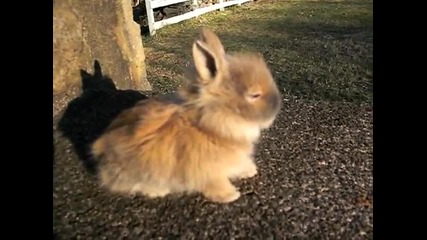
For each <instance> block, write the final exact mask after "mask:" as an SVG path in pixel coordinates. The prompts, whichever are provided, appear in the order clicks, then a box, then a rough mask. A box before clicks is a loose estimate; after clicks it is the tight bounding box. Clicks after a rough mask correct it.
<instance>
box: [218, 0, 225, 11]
mask: <svg viewBox="0 0 427 240" xmlns="http://www.w3.org/2000/svg"><path fill="white" fill-rule="evenodd" d="M218 2H219V4H220V5H222V4H223V2H224V0H218ZM219 10H220V11H224V7H222V8H220V9H219Z"/></svg>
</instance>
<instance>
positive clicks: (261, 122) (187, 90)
mask: <svg viewBox="0 0 427 240" xmlns="http://www.w3.org/2000/svg"><path fill="white" fill-rule="evenodd" d="M192 54H193V60H194V62H193V66H192V71H190V73H191V74H190V75H189V82H188V83H189V84H187V85H186V86H185V87H184V88H183V89H182V91H181V93H182V96H184V98H186V99H187V102H188V103H191V104H192V105H194V106H197V107H199V109H200V111H201V113H200V114H199V115H200V116H199V123H200V124H201V125H202V126H205V127H208V128H210V129H214V130H217V131H220V132H222V133H223V134H225V135H230V134H231V135H235V136H237V135H239V136H242V135H243V136H244V137H249V138H252V140H254V139H256V138H257V137H258V135H259V131H260V130H261V129H264V128H268V127H270V125H271V124H272V123H273V121H274V119H275V117H276V115H277V114H278V112H279V110H280V107H281V95H280V93H279V90H278V88H277V86H276V83H275V81H274V79H273V76H272V74H271V72H270V70H269V68H268V66H267V64H266V62H265V60H264V59H263V57H262V56H261V55H258V54H252V53H248V54H228V53H226V52H225V50H224V47H223V45H222V43H221V41H220V39H219V38H218V36H217V35H216V34H215V33H213V32H212V31H210V30H208V29H206V28H203V29H202V30H201V32H200V36H199V38H198V39H197V40H196V41H195V42H194V43H193V48H192ZM229 131H232V133H230V132H229Z"/></svg>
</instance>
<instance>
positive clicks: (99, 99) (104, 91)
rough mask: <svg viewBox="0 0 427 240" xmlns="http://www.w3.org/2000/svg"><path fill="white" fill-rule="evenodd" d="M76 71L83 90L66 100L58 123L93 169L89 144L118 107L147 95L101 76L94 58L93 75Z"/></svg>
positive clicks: (81, 156) (106, 125)
mask: <svg viewBox="0 0 427 240" xmlns="http://www.w3.org/2000/svg"><path fill="white" fill-rule="evenodd" d="M80 73H81V78H82V88H83V92H82V94H81V95H80V96H79V97H77V98H75V99H74V100H72V101H71V102H70V103H69V104H68V106H67V108H66V110H65V112H64V114H63V116H62V118H61V119H60V121H59V123H58V127H59V130H60V131H61V132H62V134H63V135H64V136H65V137H66V138H68V139H69V140H70V141H71V143H72V145H73V147H74V149H75V151H76V153H77V155H78V157H79V158H80V160H81V161H83V164H84V166H85V167H86V168H87V170H88V171H89V172H90V173H96V171H97V166H96V162H95V161H94V160H93V158H92V157H91V153H90V146H91V144H92V143H93V142H94V141H95V140H96V139H97V138H98V137H99V136H100V135H101V134H102V133H103V131H104V130H105V129H106V128H107V127H108V125H109V124H110V123H111V121H112V120H113V119H114V117H116V116H117V115H118V114H119V113H120V112H121V111H123V110H125V109H127V108H130V107H132V106H133V105H135V103H136V102H138V101H140V100H143V99H147V98H148V96H147V95H144V94H142V93H141V92H139V91H134V90H118V89H117V88H116V86H115V84H114V82H113V81H112V79H111V78H109V77H108V76H103V74H102V71H101V66H100V64H99V62H98V61H95V64H94V74H93V75H91V74H89V73H88V72H86V71H85V70H80Z"/></svg>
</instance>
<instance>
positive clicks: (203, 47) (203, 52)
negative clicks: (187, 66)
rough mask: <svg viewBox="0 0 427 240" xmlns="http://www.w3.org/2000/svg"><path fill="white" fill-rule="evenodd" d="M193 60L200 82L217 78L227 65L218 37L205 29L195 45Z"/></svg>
mask: <svg viewBox="0 0 427 240" xmlns="http://www.w3.org/2000/svg"><path fill="white" fill-rule="evenodd" d="M193 59H194V65H195V67H196V70H197V73H198V75H199V77H200V78H201V79H200V80H202V81H204V82H206V81H210V80H212V79H213V78H215V77H216V76H217V74H218V72H219V71H221V70H222V68H223V67H224V64H225V51H224V47H223V46H222V44H221V41H220V40H219V38H218V36H217V35H216V34H215V33H213V32H212V31H210V30H208V29H205V28H203V29H202V30H201V31H200V36H199V39H198V40H197V41H195V42H194V44H193Z"/></svg>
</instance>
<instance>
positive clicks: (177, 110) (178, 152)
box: [92, 30, 280, 202]
mask: <svg viewBox="0 0 427 240" xmlns="http://www.w3.org/2000/svg"><path fill="white" fill-rule="evenodd" d="M201 37H202V40H200V41H197V42H196V43H195V45H194V46H193V57H194V60H195V69H194V70H195V71H194V72H193V75H192V76H193V77H192V78H191V77H190V78H189V80H190V84H189V85H187V86H186V87H184V88H183V89H181V91H180V92H179V94H177V95H175V97H171V96H169V97H168V100H166V99H162V98H152V99H149V100H143V101H141V102H140V103H139V104H137V105H136V106H135V107H133V108H131V109H129V110H126V111H124V112H123V113H121V114H120V115H119V116H118V117H117V118H116V119H115V120H114V121H113V123H112V124H111V125H110V127H109V128H108V129H107V131H106V133H105V134H104V135H103V136H101V137H100V138H99V139H98V140H97V141H96V142H95V143H94V145H93V148H92V152H93V155H94V157H95V158H96V159H99V162H100V168H99V171H100V172H99V175H100V180H101V183H102V185H104V186H105V187H107V188H109V189H110V190H112V191H115V192H126V193H141V194H144V195H147V196H150V197H160V196H165V195H166V194H169V193H177V192H201V193H203V194H204V195H205V196H206V197H207V198H209V199H210V200H212V201H216V202H230V201H234V200H236V199H237V198H238V197H239V196H240V193H239V192H238V191H237V189H236V188H235V187H234V186H233V185H232V183H231V182H230V180H231V179H235V178H247V177H252V176H254V175H255V174H256V173H257V168H256V166H255V163H254V161H253V158H252V155H253V151H254V145H255V144H256V142H257V140H258V138H259V136H260V133H261V129H263V128H267V127H269V126H270V125H271V124H272V122H273V121H274V118H275V116H276V114H277V113H278V111H279V108H280V95H279V93H278V90H277V88H276V86H275V83H274V81H273V79H272V77H271V74H270V72H269V70H268V68H267V66H266V64H265V63H264V61H263V59H262V58H261V57H259V56H256V55H242V56H227V55H225V53H224V52H223V49H222V45H221V44H220V42H219V39H217V37H216V35H214V34H213V33H212V32H210V31H208V30H203V31H202V35H201ZM197 44H199V45H198V46H196V45H197ZM198 47H201V49H197V48H198ZM209 58H212V59H209ZM209 61H211V62H209ZM212 64H213V65H212ZM248 92H249V95H248ZM174 98H175V99H177V101H174V100H173V99H174Z"/></svg>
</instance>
